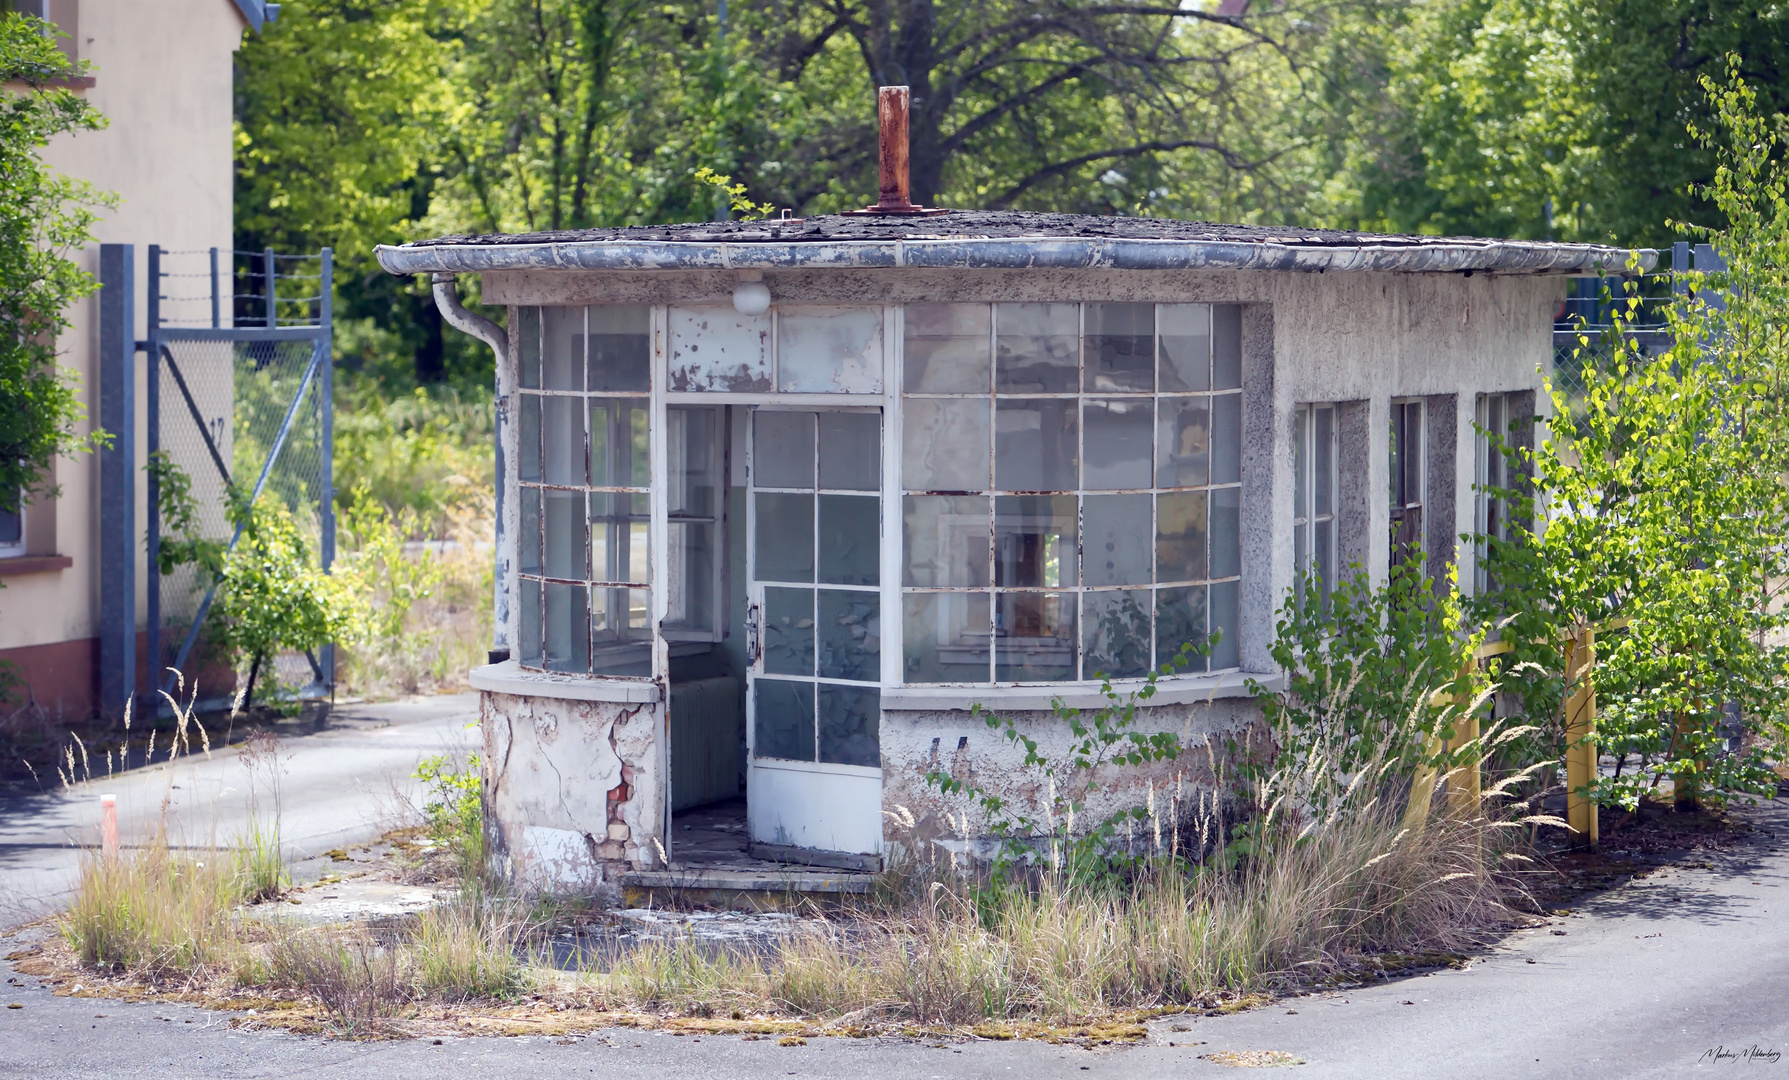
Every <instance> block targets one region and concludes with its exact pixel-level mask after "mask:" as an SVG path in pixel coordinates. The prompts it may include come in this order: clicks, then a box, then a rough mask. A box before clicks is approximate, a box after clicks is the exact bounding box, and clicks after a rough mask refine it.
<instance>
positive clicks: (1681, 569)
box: [1478, 58, 1789, 806]
mask: <svg viewBox="0 0 1789 1080" xmlns="http://www.w3.org/2000/svg"><path fill="white" fill-rule="evenodd" d="M1704 87H1705V92H1706V94H1707V99H1708V107H1709V109H1710V111H1711V112H1713V113H1714V115H1715V122H1714V124H1712V125H1710V126H1709V127H1707V128H1703V127H1701V126H1698V125H1692V127H1691V129H1690V133H1691V136H1692V137H1693V139H1694V141H1695V142H1696V143H1697V144H1698V145H1699V146H1701V147H1702V148H1704V149H1705V150H1706V151H1707V152H1708V153H1709V154H1710V156H1711V157H1712V158H1713V159H1714V161H1715V162H1716V168H1715V171H1714V178H1713V182H1712V183H1711V184H1710V185H1709V187H1708V188H1706V189H1705V190H1704V193H1705V194H1706V196H1707V197H1708V198H1709V200H1710V201H1711V203H1712V204H1713V208H1714V209H1715V210H1717V211H1718V212H1719V213H1720V215H1721V217H1722V218H1724V219H1725V220H1726V221H1727V222H1728V223H1729V224H1728V225H1727V226H1726V227H1724V228H1720V229H1712V228H1700V229H1693V230H1691V232H1692V235H1696V236H1699V237H1701V238H1705V239H1707V240H1709V241H1710V242H1712V243H1713V244H1714V246H1715V248H1716V250H1718V251H1719V252H1720V253H1721V254H1722V255H1723V256H1724V257H1725V258H1726V259H1727V260H1728V263H1729V266H1730V269H1729V271H1727V272H1724V273H1720V274H1708V275H1701V274H1697V275H1689V276H1687V278H1686V279H1685V283H1686V284H1687V285H1688V286H1689V289H1688V291H1687V292H1684V293H1682V294H1680V295H1679V296H1678V297H1677V298H1676V300H1675V302H1674V303H1673V304H1672V305H1671V306H1670V308H1669V309H1668V311H1667V316H1668V318H1669V329H1670V332H1671V336H1672V339H1673V342H1674V344H1673V345H1672V347H1671V348H1670V349H1669V350H1667V351H1665V352H1663V353H1659V354H1656V355H1648V354H1647V353H1646V352H1644V351H1642V350H1641V349H1640V348H1639V347H1638V345H1637V344H1635V342H1634V339H1632V338H1631V337H1630V336H1628V335H1627V334H1626V329H1627V325H1628V323H1629V321H1630V320H1631V319H1632V318H1633V317H1634V314H1635V313H1636V312H1637V310H1638V299H1637V297H1634V296H1631V295H1630V296H1628V297H1626V298H1625V299H1624V298H1622V297H1616V298H1615V299H1616V300H1617V303H1616V305H1615V308H1616V318H1615V326H1614V328H1613V330H1612V331H1611V332H1610V334H1609V337H1610V338H1611V339H1612V340H1611V344H1612V347H1613V353H1614V358H1613V361H1612V362H1611V363H1607V364H1598V363H1594V362H1591V361H1590V360H1589V356H1590V350H1589V348H1588V347H1589V346H1590V344H1591V338H1590V336H1589V334H1588V333H1586V334H1583V335H1581V336H1580V338H1579V341H1580V343H1581V345H1582V346H1584V349H1583V350H1582V351H1581V352H1580V353H1579V359H1578V360H1576V361H1574V363H1575V364H1578V365H1580V366H1581V368H1582V377H1583V379H1584V383H1585V386H1586V392H1585V395H1584V400H1583V402H1582V420H1581V421H1580V422H1579V423H1577V424H1573V425H1564V424H1562V425H1559V426H1558V428H1557V429H1555V430H1554V432H1553V435H1552V437H1551V438H1550V439H1548V440H1547V441H1545V442H1543V443H1542V444H1541V445H1540V446H1539V447H1538V448H1537V449H1536V450H1535V451H1534V452H1533V453H1532V454H1529V453H1520V452H1515V451H1510V455H1511V456H1512V457H1513V458H1514V459H1515V464H1516V465H1517V466H1518V468H1519V469H1522V470H1527V469H1532V470H1533V474H1534V476H1535V481H1536V485H1537V487H1538V488H1539V491H1540V493H1541V495H1542V497H1543V498H1544V504H1545V507H1546V522H1545V528H1544V531H1543V532H1541V533H1540V535H1539V536H1529V537H1516V538H1514V539H1511V540H1509V541H1498V540H1487V539H1485V538H1478V539H1479V540H1480V542H1482V543H1486V544H1487V545H1488V547H1489V553H1488V556H1487V557H1488V558H1489V559H1490V563H1491V569H1492V574H1493V577H1494V578H1495V579H1496V580H1497V581H1498V582H1499V585H1500V588H1499V589H1498V590H1497V591H1495V592H1494V593H1492V594H1491V595H1489V596H1487V597H1484V598H1481V599H1480V601H1479V603H1480V610H1481V613H1482V615H1483V616H1484V617H1486V618H1487V619H1495V620H1497V621H1498V622H1499V624H1500V625H1501V626H1502V633H1503V636H1504V637H1505V638H1506V639H1508V640H1512V641H1514V642H1516V643H1517V644H1518V652H1517V653H1516V654H1515V656H1514V660H1515V661H1517V663H1515V664H1513V665H1512V666H1511V668H1510V669H1509V672H1508V674H1507V676H1506V685H1507V686H1508V687H1509V688H1510V689H1511V690H1512V691H1513V692H1515V693H1516V694H1518V695H1519V696H1520V697H1521V698H1522V700H1523V702H1524V704H1525V706H1526V708H1527V711H1528V713H1529V715H1530V717H1533V718H1539V719H1540V720H1541V722H1542V723H1543V724H1545V725H1546V726H1547V727H1548V728H1549V729H1550V734H1551V736H1552V741H1551V750H1552V751H1554V752H1556V751H1558V750H1560V749H1562V748H1563V737H1564V736H1563V730H1562V717H1561V716H1560V711H1559V700H1560V696H1561V692H1562V690H1563V687H1562V686H1561V685H1560V683H1559V681H1558V678H1557V673H1558V672H1560V671H1561V670H1562V668H1563V657H1562V656H1561V653H1560V646H1559V641H1560V639H1561V637H1562V636H1563V633H1564V632H1566V631H1569V630H1573V629H1575V628H1577V627H1580V626H1584V625H1591V626H1599V625H1601V626H1610V627H1614V626H1617V625H1620V626H1622V629H1621V630H1620V632H1618V633H1608V634H1605V635H1603V636H1602V637H1601V638H1600V639H1599V640H1598V642H1597V667H1596V674H1595V689H1596V695H1597V707H1598V713H1599V715H1598V742H1599V747H1600V748H1602V749H1603V750H1604V751H1605V752H1612V753H1614V754H1615V755H1616V756H1617V757H1618V759H1619V760H1620V761H1621V762H1622V763H1623V766H1624V768H1622V769H1620V770H1618V772H1617V775H1616V777H1613V778H1603V779H1600V780H1599V781H1598V782H1597V783H1596V785H1595V794H1596V795H1597V796H1598V797H1599V798H1601V799H1603V800H1605V801H1609V802H1619V803H1623V804H1627V805H1630V806H1631V805H1632V804H1633V803H1634V802H1635V801H1636V800H1637V799H1638V798H1639V796H1640V795H1641V794H1642V793H1643V792H1644V791H1646V790H1648V789H1650V788H1651V787H1652V786H1654V785H1655V784H1656V783H1657V782H1658V781H1660V780H1662V779H1665V778H1670V779H1672V780H1674V781H1675V786H1676V790H1677V792H1678V794H1679V798H1680V801H1681V800H1685V799H1686V798H1687V800H1689V801H1694V800H1697V799H1700V798H1702V797H1704V796H1712V797H1719V795H1720V793H1722V792H1733V791H1764V790H1769V789H1774V783H1775V780H1774V777H1773V776H1771V774H1770V773H1769V772H1768V771H1767V770H1765V768H1764V767H1763V760H1762V755H1761V751H1763V750H1764V749H1766V748H1767V747H1768V745H1769V744H1770V743H1773V742H1774V743H1775V744H1776V745H1777V746H1778V748H1779V750H1780V747H1781V746H1782V743H1783V740H1782V734H1783V730H1784V728H1783V725H1784V723H1785V720H1786V718H1789V650H1786V649H1785V648H1784V647H1783V646H1782V645H1780V644H1778V642H1779V641H1780V639H1781V636H1782V631H1783V629H1784V627H1785V623H1786V622H1789V617H1786V614H1785V612H1784V610H1783V604H1782V597H1781V590H1782V588H1783V583H1784V581H1785V580H1789V552H1786V551H1785V549H1784V548H1783V546H1782V536H1783V534H1784V531H1785V529H1786V528H1789V487H1786V486H1785V480H1784V478H1785V476H1789V410H1786V409H1785V407H1784V405H1785V400H1786V398H1785V391H1786V390H1789V386H1786V385H1785V383H1786V381H1789V328H1786V326H1785V323H1784V311H1785V310H1786V307H1785V303H1786V301H1789V205H1786V204H1785V200H1784V195H1785V186H1786V185H1785V173H1784V171H1783V166H1782V162H1781V156H1780V153H1779V147H1780V143H1779V138H1778V135H1777V133H1776V132H1775V130H1774V125H1773V124H1772V123H1771V122H1769V121H1767V120H1766V119H1764V118H1763V117H1761V116H1760V115H1759V113H1758V111H1757V99H1756V96H1755V94H1754V92H1753V91H1752V90H1751V88H1750V87H1749V86H1748V85H1747V84H1746V83H1745V82H1744V81H1743V80H1742V78H1741V77H1740V75H1739V68H1738V64H1737V58H1736V62H1735V66H1734V67H1733V68H1732V69H1731V70H1730V72H1729V79H1728V81H1727V82H1726V83H1724V84H1716V83H1714V82H1713V81H1712V80H1705V81H1704ZM1570 404H1571V403H1570V402H1568V401H1567V400H1566V398H1565V396H1564V395H1563V394H1562V393H1560V392H1559V391H1558V390H1557V389H1555V391H1554V407H1555V410H1556V411H1557V412H1561V413H1563V412H1564V411H1565V410H1566V409H1567V408H1568V406H1569V405H1570ZM1499 494H1501V495H1503V496H1504V497H1507V498H1511V499H1516V500H1522V499H1524V498H1526V497H1527V495H1526V493H1524V492H1519V491H1506V492H1500V493H1499ZM1530 660H1531V661H1533V662H1534V665H1535V666H1533V667H1528V666H1527V665H1526V664H1524V663H1522V661H1530ZM1735 727H1737V728H1739V729H1740V730H1742V731H1744V732H1749V733H1751V734H1753V735H1764V736H1766V739H1765V742H1764V743H1763V744H1760V743H1758V742H1757V741H1756V740H1755V739H1749V740H1748V743H1749V745H1747V746H1745V747H1744V748H1742V749H1740V750H1739V751H1738V752H1730V749H1729V748H1728V747H1726V746H1724V745H1723V743H1724V741H1725V740H1726V739H1727V738H1728V737H1729V733H1730V732H1731V731H1732V730H1733V729H1734V728H1735ZM1631 759H1637V761H1638V765H1637V766H1634V767H1631V768H1628V767H1625V766H1627V765H1629V764H1630V762H1631Z"/></svg>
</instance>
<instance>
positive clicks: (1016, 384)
mask: <svg viewBox="0 0 1789 1080" xmlns="http://www.w3.org/2000/svg"><path fill="white" fill-rule="evenodd" d="M994 323H995V326H996V327H997V329H998V331H999V338H998V339H997V341H996V347H995V363H994V389H995V391H997V392H999V393H1013V394H1027V393H1029V394H1065V393H1073V392H1074V390H1075V388H1076V386H1078V385H1079V383H1080V380H1079V379H1077V378H1076V377H1075V373H1076V369H1077V368H1078V367H1079V364H1078V363H1077V357H1076V353H1077V352H1078V351H1079V350H1078V349H1077V348H1076V346H1077V345H1078V344H1079V339H1080V336H1081V312H1080V305H1079V304H997V305H995V309H994Z"/></svg>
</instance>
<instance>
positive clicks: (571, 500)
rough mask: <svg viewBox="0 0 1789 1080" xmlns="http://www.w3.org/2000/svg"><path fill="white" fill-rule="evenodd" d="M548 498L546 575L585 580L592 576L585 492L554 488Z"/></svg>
mask: <svg viewBox="0 0 1789 1080" xmlns="http://www.w3.org/2000/svg"><path fill="white" fill-rule="evenodd" d="M541 494H542V495H544V496H545V498H546V549H547V558H546V566H547V572H546V576H547V577H556V578H570V579H571V580H573V581H583V580H585V578H587V577H588V576H589V575H588V574H587V573H586V570H588V566H587V564H586V562H585V552H584V537H585V528H584V493H583V492H582V491H555V490H552V489H550V488H549V489H548V490H546V491H543V492H542V493H541Z"/></svg>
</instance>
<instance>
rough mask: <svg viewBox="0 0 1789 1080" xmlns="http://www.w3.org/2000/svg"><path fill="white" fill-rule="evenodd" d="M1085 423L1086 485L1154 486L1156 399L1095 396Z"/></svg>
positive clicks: (1098, 487) (1097, 487)
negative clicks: (1106, 399)
mask: <svg viewBox="0 0 1789 1080" xmlns="http://www.w3.org/2000/svg"><path fill="white" fill-rule="evenodd" d="M1081 422H1082V423H1084V424H1086V425H1087V448H1086V458H1087V461H1086V464H1085V466H1084V469H1083V471H1082V474H1081V486H1082V487H1083V488H1085V489H1088V490H1095V491H1097V490H1101V489H1104V490H1112V489H1116V488H1146V487H1149V486H1150V478H1151V476H1152V474H1153V472H1154V470H1153V468H1152V466H1153V464H1154V457H1155V402H1154V401H1152V400H1150V399H1148V398H1144V399H1142V400H1137V399H1131V400H1128V401H1127V400H1124V399H1122V398H1121V399H1118V400H1111V401H1101V400H1099V399H1092V400H1089V401H1088V402H1087V404H1086V405H1085V407H1084V410H1083V412H1082V418H1081Z"/></svg>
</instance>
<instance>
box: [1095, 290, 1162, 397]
mask: <svg viewBox="0 0 1789 1080" xmlns="http://www.w3.org/2000/svg"><path fill="white" fill-rule="evenodd" d="M1086 333H1087V340H1086V345H1085V349H1086V354H1087V368H1086V381H1085V385H1084V387H1083V389H1086V390H1093V391H1100V390H1143V391H1149V390H1154V389H1155V305H1154V304H1088V305H1087V331H1086Z"/></svg>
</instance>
